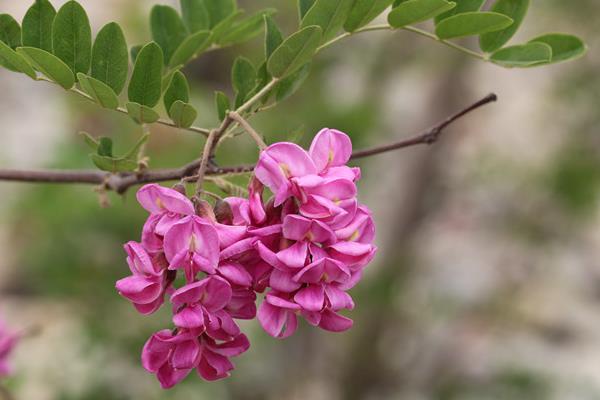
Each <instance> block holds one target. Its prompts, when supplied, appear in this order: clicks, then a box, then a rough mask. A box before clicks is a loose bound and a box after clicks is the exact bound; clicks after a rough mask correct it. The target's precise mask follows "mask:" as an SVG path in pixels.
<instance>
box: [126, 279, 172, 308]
mask: <svg viewBox="0 0 600 400" xmlns="http://www.w3.org/2000/svg"><path fill="white" fill-rule="evenodd" d="M115 286H116V288H117V290H118V291H119V293H120V294H121V295H122V296H123V297H126V298H128V299H129V300H131V301H133V302H135V303H140V304H147V303H151V302H153V301H154V300H156V298H157V297H159V296H160V294H161V292H162V285H161V284H160V283H158V282H156V281H153V280H149V279H147V278H144V277H142V276H135V275H134V276H129V277H127V278H123V279H120V280H118V281H117V283H116V285H115Z"/></svg>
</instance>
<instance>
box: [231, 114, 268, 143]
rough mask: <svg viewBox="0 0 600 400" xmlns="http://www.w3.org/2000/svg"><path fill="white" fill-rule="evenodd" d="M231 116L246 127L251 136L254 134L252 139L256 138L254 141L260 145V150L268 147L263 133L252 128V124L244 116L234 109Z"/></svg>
mask: <svg viewBox="0 0 600 400" xmlns="http://www.w3.org/2000/svg"><path fill="white" fill-rule="evenodd" d="M229 118H231V119H232V120H234V121H235V122H237V123H238V124H239V125H240V126H241V127H242V128H244V130H245V131H246V132H247V133H248V134H249V135H250V136H252V139H254V141H255V142H256V145H257V146H258V148H259V149H260V150H264V149H266V148H267V144H266V143H265V141H264V140H263V138H262V137H261V135H260V134H259V133H258V132H256V131H255V130H254V128H252V125H250V123H248V121H246V120H245V119H244V117H242V116H241V115H240V114H238V113H237V112H235V111H232V112H230V113H229Z"/></svg>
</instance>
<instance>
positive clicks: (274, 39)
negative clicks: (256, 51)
mask: <svg viewBox="0 0 600 400" xmlns="http://www.w3.org/2000/svg"><path fill="white" fill-rule="evenodd" d="M264 21H265V55H266V57H265V59H267V60H268V59H269V57H271V54H273V52H274V51H275V49H276V48H277V47H279V45H280V44H281V43H282V42H283V35H282V34H281V31H280V30H279V28H278V27H277V24H276V23H275V21H274V20H273V18H272V17H271V16H270V15H265V16H264Z"/></svg>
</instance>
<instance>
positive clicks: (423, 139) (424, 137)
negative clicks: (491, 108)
mask: <svg viewBox="0 0 600 400" xmlns="http://www.w3.org/2000/svg"><path fill="white" fill-rule="evenodd" d="M496 100H498V97H497V96H496V95H495V94H494V93H492V94H488V95H487V96H485V97H484V98H483V99H481V100H479V101H478V102H476V103H473V104H471V105H470V106H469V107H467V108H464V109H462V110H461V111H459V112H457V113H456V114H454V115H452V116H450V117H448V118H446V119H445V120H444V121H442V122H440V123H438V124H437V125H435V126H433V127H432V128H430V129H429V130H427V131H426V132H424V133H421V134H419V135H417V136H413V137H411V138H409V139H405V140H402V141H399V142H394V143H390V144H387V145H383V146H376V147H373V148H370V149H365V150H359V151H355V152H354V153H352V159H353V160H354V159H357V158H364V157H371V156H374V155H377V154H381V153H387V152H388V151H394V150H398V149H403V148H405V147H411V146H417V145H420V144H427V145H430V144H433V143H435V142H437V141H438V139H439V138H440V136H441V135H442V133H443V131H444V129H445V128H446V127H448V125H450V124H452V123H453V122H454V121H456V120H457V119H460V118H461V117H464V116H465V115H467V114H468V113H470V112H471V111H474V110H476V109H478V108H479V107H482V106H484V105H486V104H489V103H492V102H495V101H496Z"/></svg>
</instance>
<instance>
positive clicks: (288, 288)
mask: <svg viewBox="0 0 600 400" xmlns="http://www.w3.org/2000/svg"><path fill="white" fill-rule="evenodd" d="M269 285H270V286H271V287H272V288H273V289H275V290H278V291H280V292H284V293H290V292H293V291H295V290H298V289H299V288H300V286H301V284H300V283H298V282H295V281H294V280H293V279H292V274H291V273H290V272H286V271H280V270H278V269H276V270H273V272H271V277H270V279H269Z"/></svg>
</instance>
